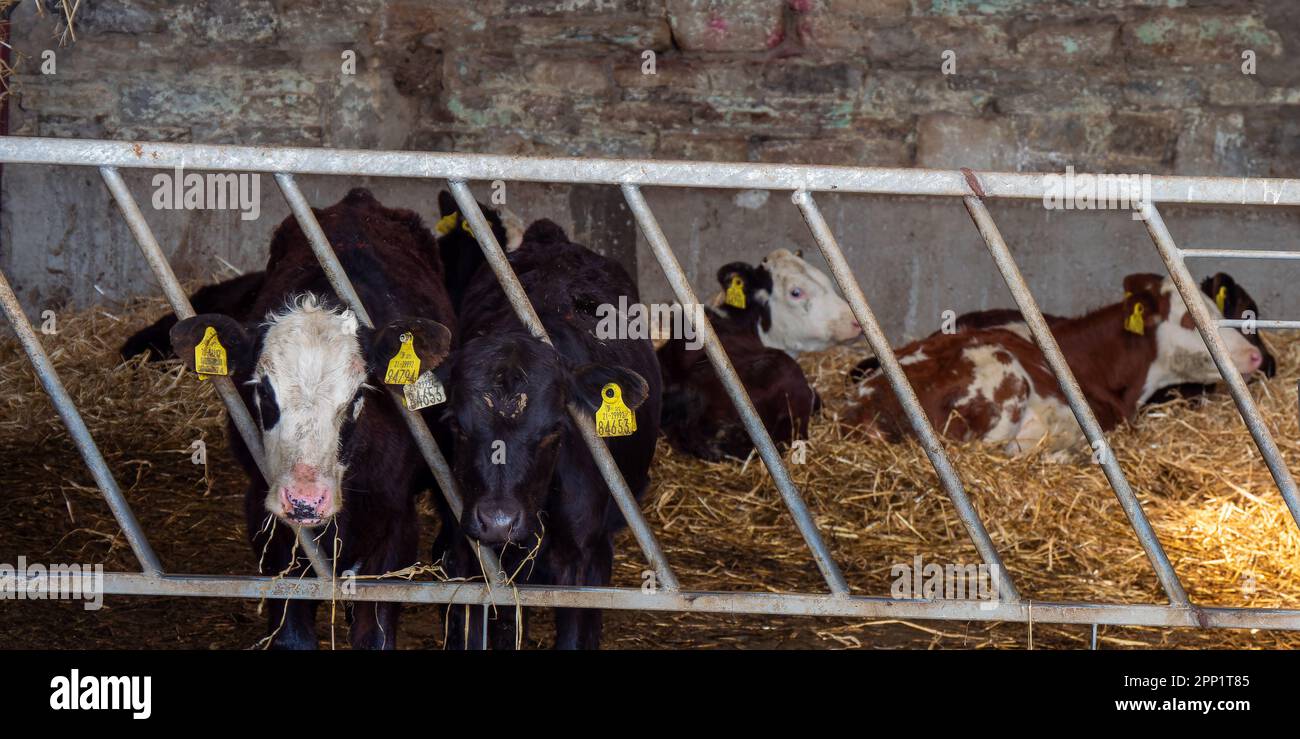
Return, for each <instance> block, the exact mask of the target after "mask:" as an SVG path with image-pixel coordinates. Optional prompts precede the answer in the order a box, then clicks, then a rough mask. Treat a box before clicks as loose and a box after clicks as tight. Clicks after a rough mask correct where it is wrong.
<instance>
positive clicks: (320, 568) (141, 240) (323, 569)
mask: <svg viewBox="0 0 1300 739" xmlns="http://www.w3.org/2000/svg"><path fill="white" fill-rule="evenodd" d="M99 173H100V175H101V176H103V178H104V184H106V185H108V191H109V192H110V193H112V195H113V199H114V200H115V201H117V206H118V208H120V209H121V211H122V217H123V218H125V219H126V225H127V227H128V228H130V229H131V234H132V235H133V236H135V240H136V243H137V244H139V245H140V251H141V252H143V254H144V258H145V261H146V262H148V263H149V266H150V267H151V268H152V269H153V273H154V275H155V276H157V278H158V284H160V285H161V286H162V289H163V294H164V295H165V296H166V297H167V302H168V303H170V304H171V306H172V311H173V312H175V313H176V317H177V318H179V319H182V320H184V319H186V318H191V317H193V316H194V306H192V305H190V298H189V296H188V295H186V294H185V289H184V288H183V287H181V283H180V281H179V280H177V279H176V273H175V272H174V271H172V266H171V263H170V262H168V261H167V256H166V255H165V254H163V250H162V247H161V246H159V245H158V240H157V239H156V238H154V235H153V229H151V228H149V223H148V222H147V221H146V220H145V218H144V214H143V213H141V212H140V206H139V205H138V204H137V203H136V201H135V196H134V195H132V194H131V190H130V189H129V188H128V187H127V186H126V182H125V181H123V180H122V175H121V173H119V172H118V171H117V169H116V168H114V167H100V168H99ZM208 381H209V382H211V383H212V385H213V387H214V388H216V391H217V395H218V396H219V397H220V398H221V402H223V403H225V404H226V412H228V413H229V414H230V419H231V420H232V421H233V422H234V424H235V429H236V430H237V431H238V432H239V436H240V438H242V439H243V440H244V446H246V447H248V452H249V454H250V455H252V457H253V461H254V462H256V463H257V468H258V469H259V470H261V471H262V477H263V478H264V479H265V478H266V477H267V475H266V464H265V461H264V459H263V454H262V434H261V432H260V431H258V429H257V424H256V423H255V422H254V421H253V417H252V416H251V415H249V413H248V407H247V406H245V405H244V399H243V398H242V397H240V395H239V390H238V389H237V388H236V387H235V383H234V381H233V380H231V379H230V378H229V377H217V376H213V377H210V378H208ZM293 531H294V535H295V536H296V537H297V538H298V546H300V547H301V548H302V550H303V551H304V552H305V553H306V554H307V559H308V560H309V561H310V562H311V565H312V569H313V570H315V572H316V575H317V577H323V578H326V579H329V578H330V577H332V576H333V569H332V568H331V567H330V564H329V560H327V559H326V558H325V555H324V553H323V552H322V551H321V549H320V547H319V546H317V545H316V541H315V539H314V538H313V535H312V531H311V529H304V528H303V527H301V526H294V527H293Z"/></svg>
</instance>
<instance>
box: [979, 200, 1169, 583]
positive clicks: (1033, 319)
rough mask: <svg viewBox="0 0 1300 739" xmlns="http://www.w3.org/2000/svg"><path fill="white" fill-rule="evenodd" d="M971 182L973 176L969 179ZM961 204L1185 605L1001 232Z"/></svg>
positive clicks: (1142, 538)
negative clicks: (982, 239) (973, 222)
mask: <svg viewBox="0 0 1300 739" xmlns="http://www.w3.org/2000/svg"><path fill="white" fill-rule="evenodd" d="M970 177H971V178H973V177H974V175H970ZM962 200H963V202H965V204H966V210H967V212H969V213H970V217H971V219H972V220H974V221H975V226H976V228H978V229H979V232H980V235H981V236H983V237H984V243H985V244H987V245H988V248H989V254H991V255H992V256H993V262H994V263H995V264H996V265H997V267H998V271H999V272H1001V273H1002V279H1003V281H1005V282H1006V283H1007V288H1008V289H1010V290H1011V296H1012V297H1013V298H1015V301H1016V306H1017V307H1019V308H1020V314H1021V315H1022V316H1024V319H1025V323H1027V324H1029V331H1030V333H1031V334H1033V336H1034V341H1035V342H1037V343H1038V349H1039V351H1041V352H1042V353H1043V358H1044V359H1046V360H1047V366H1048V367H1050V368H1051V370H1052V374H1054V375H1056V381H1057V383H1059V384H1060V387H1061V392H1063V393H1065V399H1066V401H1067V402H1068V403H1069V404H1070V410H1072V411H1074V417H1075V418H1076V419H1077V420H1078V422H1079V426H1080V427H1081V428H1082V429H1083V433H1084V436H1086V437H1087V439H1088V443H1089V444H1090V445H1091V446H1092V449H1093V450H1094V454H1095V456H1096V458H1097V459H1098V460H1099V464H1101V469H1102V471H1103V472H1104V473H1105V475H1106V479H1107V480H1108V481H1109V482H1110V487H1111V489H1113V490H1114V491H1115V497H1116V498H1118V499H1119V504H1120V507H1122V508H1123V509H1124V514H1125V515H1126V516H1128V520H1129V524H1131V525H1132V526H1133V532H1134V533H1135V534H1137V537H1138V541H1139V542H1140V543H1141V545H1142V549H1143V550H1145V551H1146V555H1147V559H1149V560H1150V561H1151V566H1152V567H1153V568H1154V569H1155V572H1156V578H1157V579H1159V580H1160V586H1161V587H1162V588H1164V591H1165V595H1167V596H1168V597H1169V602H1170V603H1172V604H1174V605H1176V606H1190V605H1191V601H1190V600H1188V597H1187V591H1186V590H1185V589H1183V583H1182V581H1180V580H1179V579H1178V574H1177V573H1176V572H1174V567H1173V565H1172V564H1170V563H1169V557H1168V556H1167V555H1166V554H1165V549H1164V547H1163V546H1161V544H1160V539H1158V538H1157V537H1156V532H1155V531H1154V530H1153V529H1152V528H1151V522H1150V521H1148V520H1147V515H1146V513H1145V512H1143V510H1142V504H1141V502H1139V501H1138V499H1137V495H1135V494H1134V493H1133V488H1132V487H1131V486H1130V485H1129V483H1128V478H1127V477H1125V476H1124V471H1123V470H1122V469H1120V466H1119V462H1117V461H1116V460H1115V455H1114V454H1112V453H1111V451H1110V446H1109V445H1108V444H1107V443H1106V434H1105V433H1104V432H1103V431H1102V430H1101V424H1099V423H1097V416H1096V415H1094V414H1093V412H1092V406H1090V405H1088V399H1087V398H1086V397H1084V394H1083V390H1082V389H1081V388H1080V387H1079V381H1078V380H1076V379H1075V377H1074V372H1073V371H1071V370H1070V365H1069V364H1068V363H1067V362H1066V361H1065V355H1064V354H1062V353H1061V347H1060V345H1059V344H1057V343H1056V337H1055V336H1053V335H1052V331H1051V329H1049V328H1048V327H1047V321H1046V320H1044V319H1043V312H1042V311H1041V310H1039V308H1038V301H1037V300H1035V299H1034V295H1033V293H1031V292H1030V291H1029V285H1027V284H1025V278H1024V275H1022V274H1020V267H1019V266H1017V265H1016V260H1015V258H1013V257H1012V256H1011V250H1010V249H1009V248H1007V242H1006V241H1003V239H1002V234H1001V232H999V231H998V227H997V224H995V223H994V222H993V217H992V216H991V215H989V211H988V208H986V207H984V201H983V200H981V199H980V198H979V197H976V196H974V195H967V196H966V197H964V198H962Z"/></svg>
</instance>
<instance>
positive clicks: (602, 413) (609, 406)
mask: <svg viewBox="0 0 1300 739" xmlns="http://www.w3.org/2000/svg"><path fill="white" fill-rule="evenodd" d="M600 400H601V403H600V409H599V410H597V411H596V435H597V436H631V435H632V434H635V433H636V413H633V412H632V409H631V408H628V407H627V405H626V404H624V403H623V391H622V390H621V389H620V388H619V386H618V385H616V384H615V383H612V382H611V383H609V384H607V385H605V387H603V388H601V389H600Z"/></svg>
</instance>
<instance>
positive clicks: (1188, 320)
mask: <svg viewBox="0 0 1300 739" xmlns="http://www.w3.org/2000/svg"><path fill="white" fill-rule="evenodd" d="M1178 324H1179V325H1180V326H1182V327H1183V328H1185V329H1187V330H1188V331H1191V330H1192V329H1194V328H1196V319H1194V318H1192V312H1191V311H1190V310H1189V311H1187V312H1186V313H1184V314H1183V320H1181V321H1179V322H1178Z"/></svg>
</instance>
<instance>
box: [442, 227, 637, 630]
mask: <svg viewBox="0 0 1300 739" xmlns="http://www.w3.org/2000/svg"><path fill="white" fill-rule="evenodd" d="M508 258H509V260H510V266H511V267H512V268H513V270H514V272H515V274H517V275H518V277H519V281H520V282H521V283H522V284H523V287H524V290H525V292H526V293H527V295H528V298H529V299H530V300H531V301H532V304H533V306H534V307H535V308H536V310H537V315H538V317H539V318H540V319H541V321H542V323H543V325H544V326H545V327H546V330H547V332H548V333H549V335H550V337H551V340H552V341H553V342H554V347H552V346H548V345H546V344H545V343H543V342H542V341H540V340H538V339H536V338H534V337H533V336H532V335H531V334H530V333H529V332H528V331H527V330H526V329H525V328H524V327H523V325H522V324H520V322H519V320H518V318H517V317H516V316H515V312H514V310H513V308H511V306H510V304H509V302H508V301H507V300H506V296H505V294H504V292H503V291H502V290H501V288H500V286H499V284H498V283H497V280H496V276H495V275H494V274H493V273H492V271H491V270H490V269H489V268H487V267H483V268H481V269H480V270H479V272H478V274H477V275H476V277H475V279H474V280H473V282H471V284H470V286H469V289H468V290H467V291H466V293H465V300H464V310H463V311H462V314H461V326H462V331H463V333H462V344H461V346H460V348H459V349H458V350H457V351H456V352H454V353H453V355H452V358H451V360H450V361H449V362H448V363H447V364H446V365H445V366H444V367H443V368H441V369H440V370H439V375H440V376H441V377H443V378H444V379H445V384H446V386H447V388H448V393H449V395H448V398H449V399H448V403H447V410H446V420H447V423H448V424H449V425H450V427H451V428H452V429H453V431H454V434H455V440H454V448H455V452H454V459H453V469H454V472H455V476H456V481H457V483H458V484H459V488H460V492H461V495H462V496H463V497H464V504H465V507H464V511H463V515H462V518H461V524H460V525H458V524H457V523H456V522H455V519H453V518H452V517H451V516H450V514H449V513H448V512H446V511H445V510H444V515H443V529H442V531H441V532H440V533H439V536H438V539H437V541H436V542H435V545H434V555H433V556H434V559H435V561H436V560H437V559H439V558H443V561H444V563H445V566H446V568H447V571H448V573H449V574H451V575H452V576H454V577H469V576H474V575H478V574H480V572H481V568H480V565H479V559H478V557H477V556H476V555H475V553H474V551H473V550H472V549H471V548H470V546H469V544H468V542H467V541H466V539H465V536H464V534H468V535H469V536H470V537H472V538H473V539H475V540H477V541H478V542H480V543H482V544H483V545H485V546H489V547H493V548H495V549H497V550H498V551H500V552H501V560H502V563H503V565H504V566H505V569H506V571H507V572H510V573H516V572H517V574H516V581H517V582H529V583H542V584H552V585H574V586H576V585H592V586H600V585H607V584H608V583H609V580H610V574H611V568H612V566H613V557H614V544H613V538H614V534H615V533H616V532H617V531H618V530H619V529H620V528H621V527H622V526H623V525H624V523H625V522H624V520H623V517H622V514H621V513H620V511H619V509H618V507H617V505H616V504H615V503H614V500H613V499H612V497H611V495H610V492H609V489H608V487H607V486H606V484H605V481H604V479H603V478H602V477H601V475H600V472H599V471H598V469H597V467H596V463H595V461H594V460H593V459H592V457H591V453H590V451H589V450H588V448H587V446H586V444H585V443H584V442H583V439H582V437H581V435H580V432H579V429H578V428H577V426H576V425H575V424H574V423H573V421H572V419H571V418H570V416H569V412H568V411H569V409H570V408H574V409H577V411H578V412H580V413H582V414H584V415H587V416H592V417H594V415H595V414H596V412H597V410H598V409H599V408H600V407H601V406H602V404H603V402H604V401H603V400H602V396H603V395H605V394H606V393H610V392H612V391H610V390H609V389H608V388H609V387H610V386H611V385H616V386H617V390H618V393H620V394H621V398H622V402H623V404H624V405H625V406H626V408H627V409H628V410H630V411H632V412H633V413H634V414H635V418H636V429H635V433H632V434H631V435H627V436H614V437H610V438H607V439H606V440H605V441H606V443H607V444H608V446H609V450H610V452H611V453H612V454H613V456H614V459H615V461H616V462H617V464H618V467H619V470H620V471H621V472H622V474H623V478H624V479H625V480H626V481H627V484H628V487H629V488H630V489H631V490H632V493H633V494H634V495H635V496H637V497H638V498H639V497H640V496H641V495H643V494H644V493H645V490H646V488H647V486H648V484H649V471H650V462H651V460H652V459H653V457H654V451H655V440H656V437H657V436H658V431H659V414H660V395H661V381H660V377H659V366H658V363H657V362H656V361H655V356H654V349H653V346H652V345H651V343H650V341H649V340H648V339H607V340H601V339H598V338H596V331H597V326H598V324H599V321H600V318H599V317H598V316H599V315H600V311H599V310H598V308H599V306H601V305H618V304H619V300H620V299H623V300H625V301H627V302H629V303H636V302H637V301H638V299H639V298H638V293H637V288H636V283H635V282H634V281H633V280H632V278H631V277H630V276H628V274H627V272H626V271H625V270H624V269H623V268H622V267H621V266H619V265H618V264H617V263H616V262H613V261H611V260H609V259H606V258H605V257H602V256H600V255H598V254H596V253H595V252H592V251H591V250H589V249H587V248H585V247H583V246H580V245H578V244H574V243H571V242H570V241H569V240H568V237H567V236H566V235H565V234H564V232H563V231H562V230H561V229H560V228H559V227H558V226H556V225H555V224H554V223H552V222H550V221H545V220H543V221H537V222H536V223H533V224H532V225H531V226H530V227H529V228H528V230H527V231H526V233H525V235H524V238H523V244H522V245H521V246H520V247H519V248H518V249H517V250H515V251H512V252H511V253H510V254H509V255H508ZM444 508H445V506H444ZM530 552H532V553H533V554H534V559H532V561H528V562H526V563H525V559H526V558H527V557H528V556H530ZM469 610H470V611H471V614H470V619H471V622H470V623H469V624H468V625H467V624H466V621H465V618H466V614H465V609H462V608H456V607H453V608H451V609H450V611H449V613H450V615H449V624H448V629H447V634H448V646H450V647H452V648H459V647H465V646H467V641H466V637H467V635H468V638H469V640H470V641H469V643H470V644H473V643H477V642H479V640H480V634H481V633H482V631H481V630H482V626H483V624H482V621H481V618H482V611H483V609H481V608H473V609H469ZM489 632H490V634H491V642H492V644H493V645H494V646H496V647H501V648H511V647H513V646H514V644H515V640H514V634H515V631H514V612H513V610H510V609H503V610H502V611H501V612H500V613H499V614H497V615H495V616H494V617H493V618H492V621H491V624H490V628H489ZM600 633H601V613H600V611H599V610H591V609H559V610H557V611H556V642H555V644H556V646H557V647H559V648H584V649H585V648H595V647H597V646H599V644H600Z"/></svg>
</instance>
